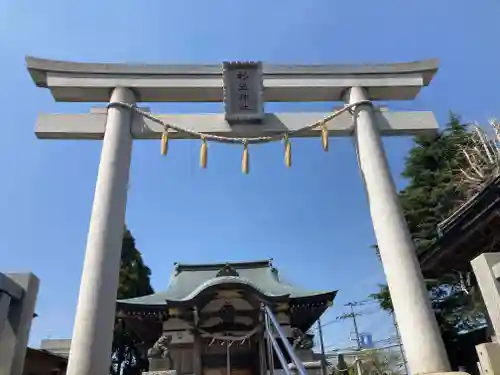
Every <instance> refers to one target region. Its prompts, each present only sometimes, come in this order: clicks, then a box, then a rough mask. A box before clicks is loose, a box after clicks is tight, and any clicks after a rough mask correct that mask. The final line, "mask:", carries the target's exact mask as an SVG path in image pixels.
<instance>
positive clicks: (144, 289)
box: [110, 228, 154, 375]
mask: <svg viewBox="0 0 500 375" xmlns="http://www.w3.org/2000/svg"><path fill="white" fill-rule="evenodd" d="M150 276H151V270H150V269H149V268H148V267H147V266H146V265H145V264H144V261H143V260H142V255H141V253H140V251H139V250H137V248H136V246H135V239H134V237H133V236H132V234H131V233H130V231H129V230H128V229H127V228H125V231H124V235H123V242H122V253H121V264H120V282H119V286H118V293H117V298H118V299H126V298H133V297H140V296H144V295H148V294H152V293H153V292H154V291H153V288H152V287H151V280H150ZM137 344H139V342H138V338H137V337H136V336H135V335H134V333H133V332H132V331H131V330H130V329H128V327H127V326H126V325H125V324H124V322H123V321H122V320H120V319H116V321H115V331H114V335H113V348H112V355H111V362H112V363H111V370H110V375H122V374H123V375H129V374H130V375H136V374H137V375H138V374H140V373H141V371H144V370H145V364H144V363H143V362H142V361H141V359H140V356H139V353H138V349H137Z"/></svg>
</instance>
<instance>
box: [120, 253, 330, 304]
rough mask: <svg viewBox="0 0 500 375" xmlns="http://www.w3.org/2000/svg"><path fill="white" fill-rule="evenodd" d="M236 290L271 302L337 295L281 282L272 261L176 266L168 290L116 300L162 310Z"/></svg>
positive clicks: (315, 298) (314, 298)
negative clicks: (223, 290)
mask: <svg viewBox="0 0 500 375" xmlns="http://www.w3.org/2000/svg"><path fill="white" fill-rule="evenodd" d="M227 287H231V288H232V287H235V288H238V289H245V290H248V291H250V292H252V293H255V294H258V295H260V296H261V297H262V298H264V299H267V300H270V301H288V300H299V301H304V300H312V299H313V300H317V301H323V302H332V301H333V299H334V298H335V294H336V291H324V292H319V291H309V290H303V289H300V288H297V287H295V286H292V285H290V284H288V283H286V282H284V281H282V280H280V277H279V275H278V271H277V270H276V268H274V267H273V266H272V263H271V261H268V260H266V261H256V262H238V263H218V264H202V265H186V264H176V265H175V268H174V271H173V273H172V275H171V278H170V283H169V286H168V289H167V290H166V291H163V292H158V293H154V294H151V295H147V296H143V297H137V298H130V299H125V300H118V302H117V303H118V306H119V307H122V308H124V307H127V306H128V307H134V305H135V306H138V305H142V306H150V307H155V306H156V307H161V306H166V305H168V304H171V303H173V304H179V303H190V302H192V301H194V300H195V299H196V298H197V297H198V296H200V295H202V294H203V293H204V292H206V291H209V290H213V289H219V288H227Z"/></svg>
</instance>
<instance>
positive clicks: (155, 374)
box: [142, 370, 177, 375]
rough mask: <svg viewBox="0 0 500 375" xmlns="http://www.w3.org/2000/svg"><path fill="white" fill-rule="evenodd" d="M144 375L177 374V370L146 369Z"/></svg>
mask: <svg viewBox="0 0 500 375" xmlns="http://www.w3.org/2000/svg"><path fill="white" fill-rule="evenodd" d="M142 375H177V371H176V370H162V371H144V372H143V373H142Z"/></svg>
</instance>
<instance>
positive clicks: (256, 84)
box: [223, 62, 264, 123]
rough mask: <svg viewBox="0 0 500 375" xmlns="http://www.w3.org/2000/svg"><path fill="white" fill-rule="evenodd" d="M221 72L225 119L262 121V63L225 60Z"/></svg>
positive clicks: (233, 121) (232, 120)
mask: <svg viewBox="0 0 500 375" xmlns="http://www.w3.org/2000/svg"><path fill="white" fill-rule="evenodd" d="M223 72H224V106H225V111H226V120H227V121H228V122H230V123H235V122H260V121H262V118H263V117H264V104H263V98H262V94H263V81H262V64H261V63H260V62H225V63H224V65H223Z"/></svg>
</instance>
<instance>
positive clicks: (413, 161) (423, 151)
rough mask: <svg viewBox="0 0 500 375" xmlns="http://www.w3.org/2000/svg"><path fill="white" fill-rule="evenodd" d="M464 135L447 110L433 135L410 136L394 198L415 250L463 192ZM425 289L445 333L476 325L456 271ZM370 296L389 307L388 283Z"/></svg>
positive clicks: (429, 238) (429, 241) (428, 238)
mask: <svg viewBox="0 0 500 375" xmlns="http://www.w3.org/2000/svg"><path fill="white" fill-rule="evenodd" d="M469 140H470V134H469V133H468V131H467V127H466V125H464V124H462V123H461V120H460V118H459V117H458V116H456V115H455V114H450V119H449V122H448V124H447V125H446V126H445V128H444V129H443V130H442V131H441V132H439V134H437V135H436V136H433V137H428V136H427V137H424V136H421V137H416V138H415V139H414V146H413V148H412V149H411V150H410V152H409V155H408V157H407V159H406V161H405V168H404V171H403V173H402V176H403V177H404V178H405V179H407V181H408V184H407V186H406V187H405V188H404V189H403V190H401V191H400V193H399V197H400V201H401V205H402V207H403V210H404V214H405V218H406V220H407V222H408V227H409V229H410V233H411V235H412V238H413V240H414V242H415V245H416V249H417V252H419V251H421V250H423V249H425V248H427V247H428V246H430V245H432V243H433V242H434V241H435V239H436V237H437V227H438V224H439V223H440V222H441V221H443V220H444V219H446V218H447V217H448V216H449V215H450V214H451V213H452V212H453V211H454V209H456V208H457V206H458V205H459V203H461V202H462V201H463V198H464V194H465V192H463V191H461V190H460V189H459V188H458V186H459V185H457V183H456V181H457V173H458V172H459V170H460V167H461V166H463V164H464V156H463V153H462V152H461V148H462V147H464V146H465V145H467V144H468V142H469ZM427 289H428V290H429V296H430V299H431V301H432V307H433V309H434V311H435V313H436V318H437V320H438V323H439V325H440V328H441V332H442V334H443V335H444V336H447V335H453V334H454V333H456V332H458V331H463V330H468V329H472V328H475V327H476V326H477V325H478V324H479V321H480V320H481V319H480V318H481V314H479V313H478V312H477V310H476V309H474V308H472V307H471V303H470V298H469V296H468V295H467V293H465V292H464V290H463V287H462V286H461V283H460V280H459V279H458V275H448V276H446V278H443V279H441V280H438V281H432V282H431V281H428V282H427ZM371 297H372V298H374V299H375V300H377V301H378V303H379V305H380V307H381V308H382V309H384V310H386V311H390V312H392V310H393V307H392V303H391V299H390V293H389V289H388V287H387V285H380V286H379V291H378V292H377V293H374V294H372V295H371Z"/></svg>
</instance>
